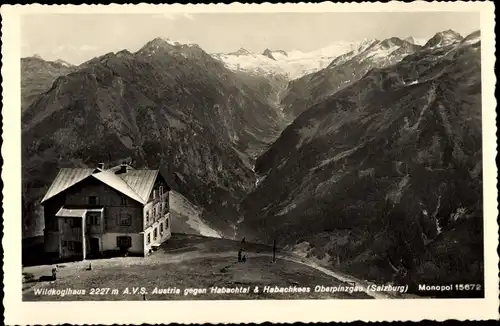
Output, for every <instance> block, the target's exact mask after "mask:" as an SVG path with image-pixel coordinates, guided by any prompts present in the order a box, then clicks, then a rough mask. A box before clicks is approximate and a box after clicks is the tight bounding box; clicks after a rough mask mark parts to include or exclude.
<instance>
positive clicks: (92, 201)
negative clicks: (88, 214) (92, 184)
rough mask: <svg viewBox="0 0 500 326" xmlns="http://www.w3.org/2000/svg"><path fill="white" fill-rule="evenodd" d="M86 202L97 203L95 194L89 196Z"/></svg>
mask: <svg viewBox="0 0 500 326" xmlns="http://www.w3.org/2000/svg"><path fill="white" fill-rule="evenodd" d="M88 204H89V205H97V196H89V198H88Z"/></svg>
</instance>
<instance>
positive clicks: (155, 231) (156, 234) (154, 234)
mask: <svg viewBox="0 0 500 326" xmlns="http://www.w3.org/2000/svg"><path fill="white" fill-rule="evenodd" d="M156 238H158V229H157V228H155V229H154V231H153V240H156Z"/></svg>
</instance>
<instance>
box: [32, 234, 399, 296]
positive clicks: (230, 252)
mask: <svg viewBox="0 0 500 326" xmlns="http://www.w3.org/2000/svg"><path fill="white" fill-rule="evenodd" d="M238 247H240V244H239V243H238V242H235V241H231V240H225V239H214V238H205V239H201V240H199V239H198V240H196V239H194V240H190V239H188V240H187V241H186V240H184V239H181V240H179V239H172V242H170V243H169V244H166V245H165V247H163V248H162V249H160V251H158V252H156V253H154V254H152V255H150V256H148V257H144V258H140V257H116V258H110V259H97V260H88V261H79V262H73V263H66V264H61V265H60V272H59V273H60V275H61V276H62V277H68V276H71V275H73V274H74V273H78V271H80V270H84V269H86V268H87V267H88V266H89V264H92V266H93V267H94V268H95V269H96V270H99V269H108V268H111V269H112V268H116V267H120V268H122V267H123V268H127V267H133V266H145V267H146V268H147V267H148V266H149V267H151V268H152V269H154V268H157V267H158V266H159V265H164V264H179V263H183V262H187V261H191V260H197V259H208V260H209V259H217V258H233V259H234V261H235V262H236V257H237V249H236V248H238ZM244 252H245V255H246V256H247V259H248V260H249V261H252V260H253V259H255V258H262V257H268V258H269V261H271V259H272V250H269V249H268V248H265V247H262V246H257V245H253V244H248V247H245V248H244ZM276 259H277V260H283V261H289V262H292V263H296V264H300V265H303V266H307V267H308V268H311V269H314V270H316V271H319V272H321V273H322V274H324V275H327V276H328V277H330V278H332V280H335V281H336V282H337V283H338V282H340V283H347V284H346V286H353V285H355V286H357V287H358V288H361V289H363V292H364V293H365V294H366V295H368V296H370V297H372V298H375V299H389V298H398V297H401V296H399V295H393V294H392V293H387V292H383V293H382V292H373V291H369V290H368V286H369V285H371V284H370V283H369V282H366V281H363V280H359V279H357V278H354V277H352V276H349V275H345V274H342V273H340V272H337V271H334V270H332V269H329V268H327V267H325V266H321V265H319V264H317V263H316V262H314V261H311V260H309V259H307V258H302V257H299V256H296V255H294V254H292V253H288V252H278V253H276ZM52 267H55V265H44V266H32V267H26V268H23V272H26V273H32V274H34V275H36V276H39V275H43V274H47V273H48V271H50V270H51V269H52ZM59 273H58V274H59ZM24 285H27V286H28V287H27V288H24V289H23V291H22V292H23V294H24V293H27V292H28V291H30V290H31V289H32V286H29V285H28V284H23V287H24ZM34 285H35V283H34V284H33V286H34Z"/></svg>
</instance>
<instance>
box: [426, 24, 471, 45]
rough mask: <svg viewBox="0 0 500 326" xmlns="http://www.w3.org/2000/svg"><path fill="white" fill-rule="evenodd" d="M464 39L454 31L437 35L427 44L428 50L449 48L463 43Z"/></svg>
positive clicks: (449, 30)
mask: <svg viewBox="0 0 500 326" xmlns="http://www.w3.org/2000/svg"><path fill="white" fill-rule="evenodd" d="M463 39H464V38H463V37H462V35H460V34H459V33H457V32H455V31H454V30H452V29H448V30H445V31H442V32H438V33H436V35H434V36H433V37H432V38H431V39H430V40H429V41H427V43H425V47H426V48H431V47H441V46H447V45H450V44H453V43H457V42H460V41H462V40H463Z"/></svg>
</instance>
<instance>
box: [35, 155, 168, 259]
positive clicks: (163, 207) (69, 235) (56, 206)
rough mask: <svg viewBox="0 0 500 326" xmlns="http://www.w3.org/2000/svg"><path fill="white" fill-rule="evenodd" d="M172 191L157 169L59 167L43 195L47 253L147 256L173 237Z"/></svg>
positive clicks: (122, 166)
mask: <svg viewBox="0 0 500 326" xmlns="http://www.w3.org/2000/svg"><path fill="white" fill-rule="evenodd" d="M169 193H170V187H169V186H168V185H167V183H166V181H165V179H164V178H163V177H162V176H161V174H160V172H159V170H136V169H134V168H132V167H131V166H129V165H120V166H117V167H113V168H110V169H104V165H103V164H99V165H98V167H96V168H94V169H80V168H78V169H61V170H60V171H59V173H58V175H57V176H56V178H55V179H54V181H53V182H52V185H51V186H50V188H49V190H48V191H47V193H46V194H45V197H44V198H43V199H42V205H43V207H44V219H45V229H44V246H45V251H46V252H47V253H48V254H50V255H52V256H57V257H58V258H60V259H67V258H81V259H85V258H87V257H90V256H93V257H98V256H100V255H102V254H105V253H108V252H121V253H122V254H125V253H130V254H135V255H147V254H148V253H149V252H151V250H152V249H154V248H153V247H154V246H158V245H160V244H161V243H162V242H164V241H165V240H167V239H168V238H170V235H171V221H170V213H169V197H170V196H169Z"/></svg>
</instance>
